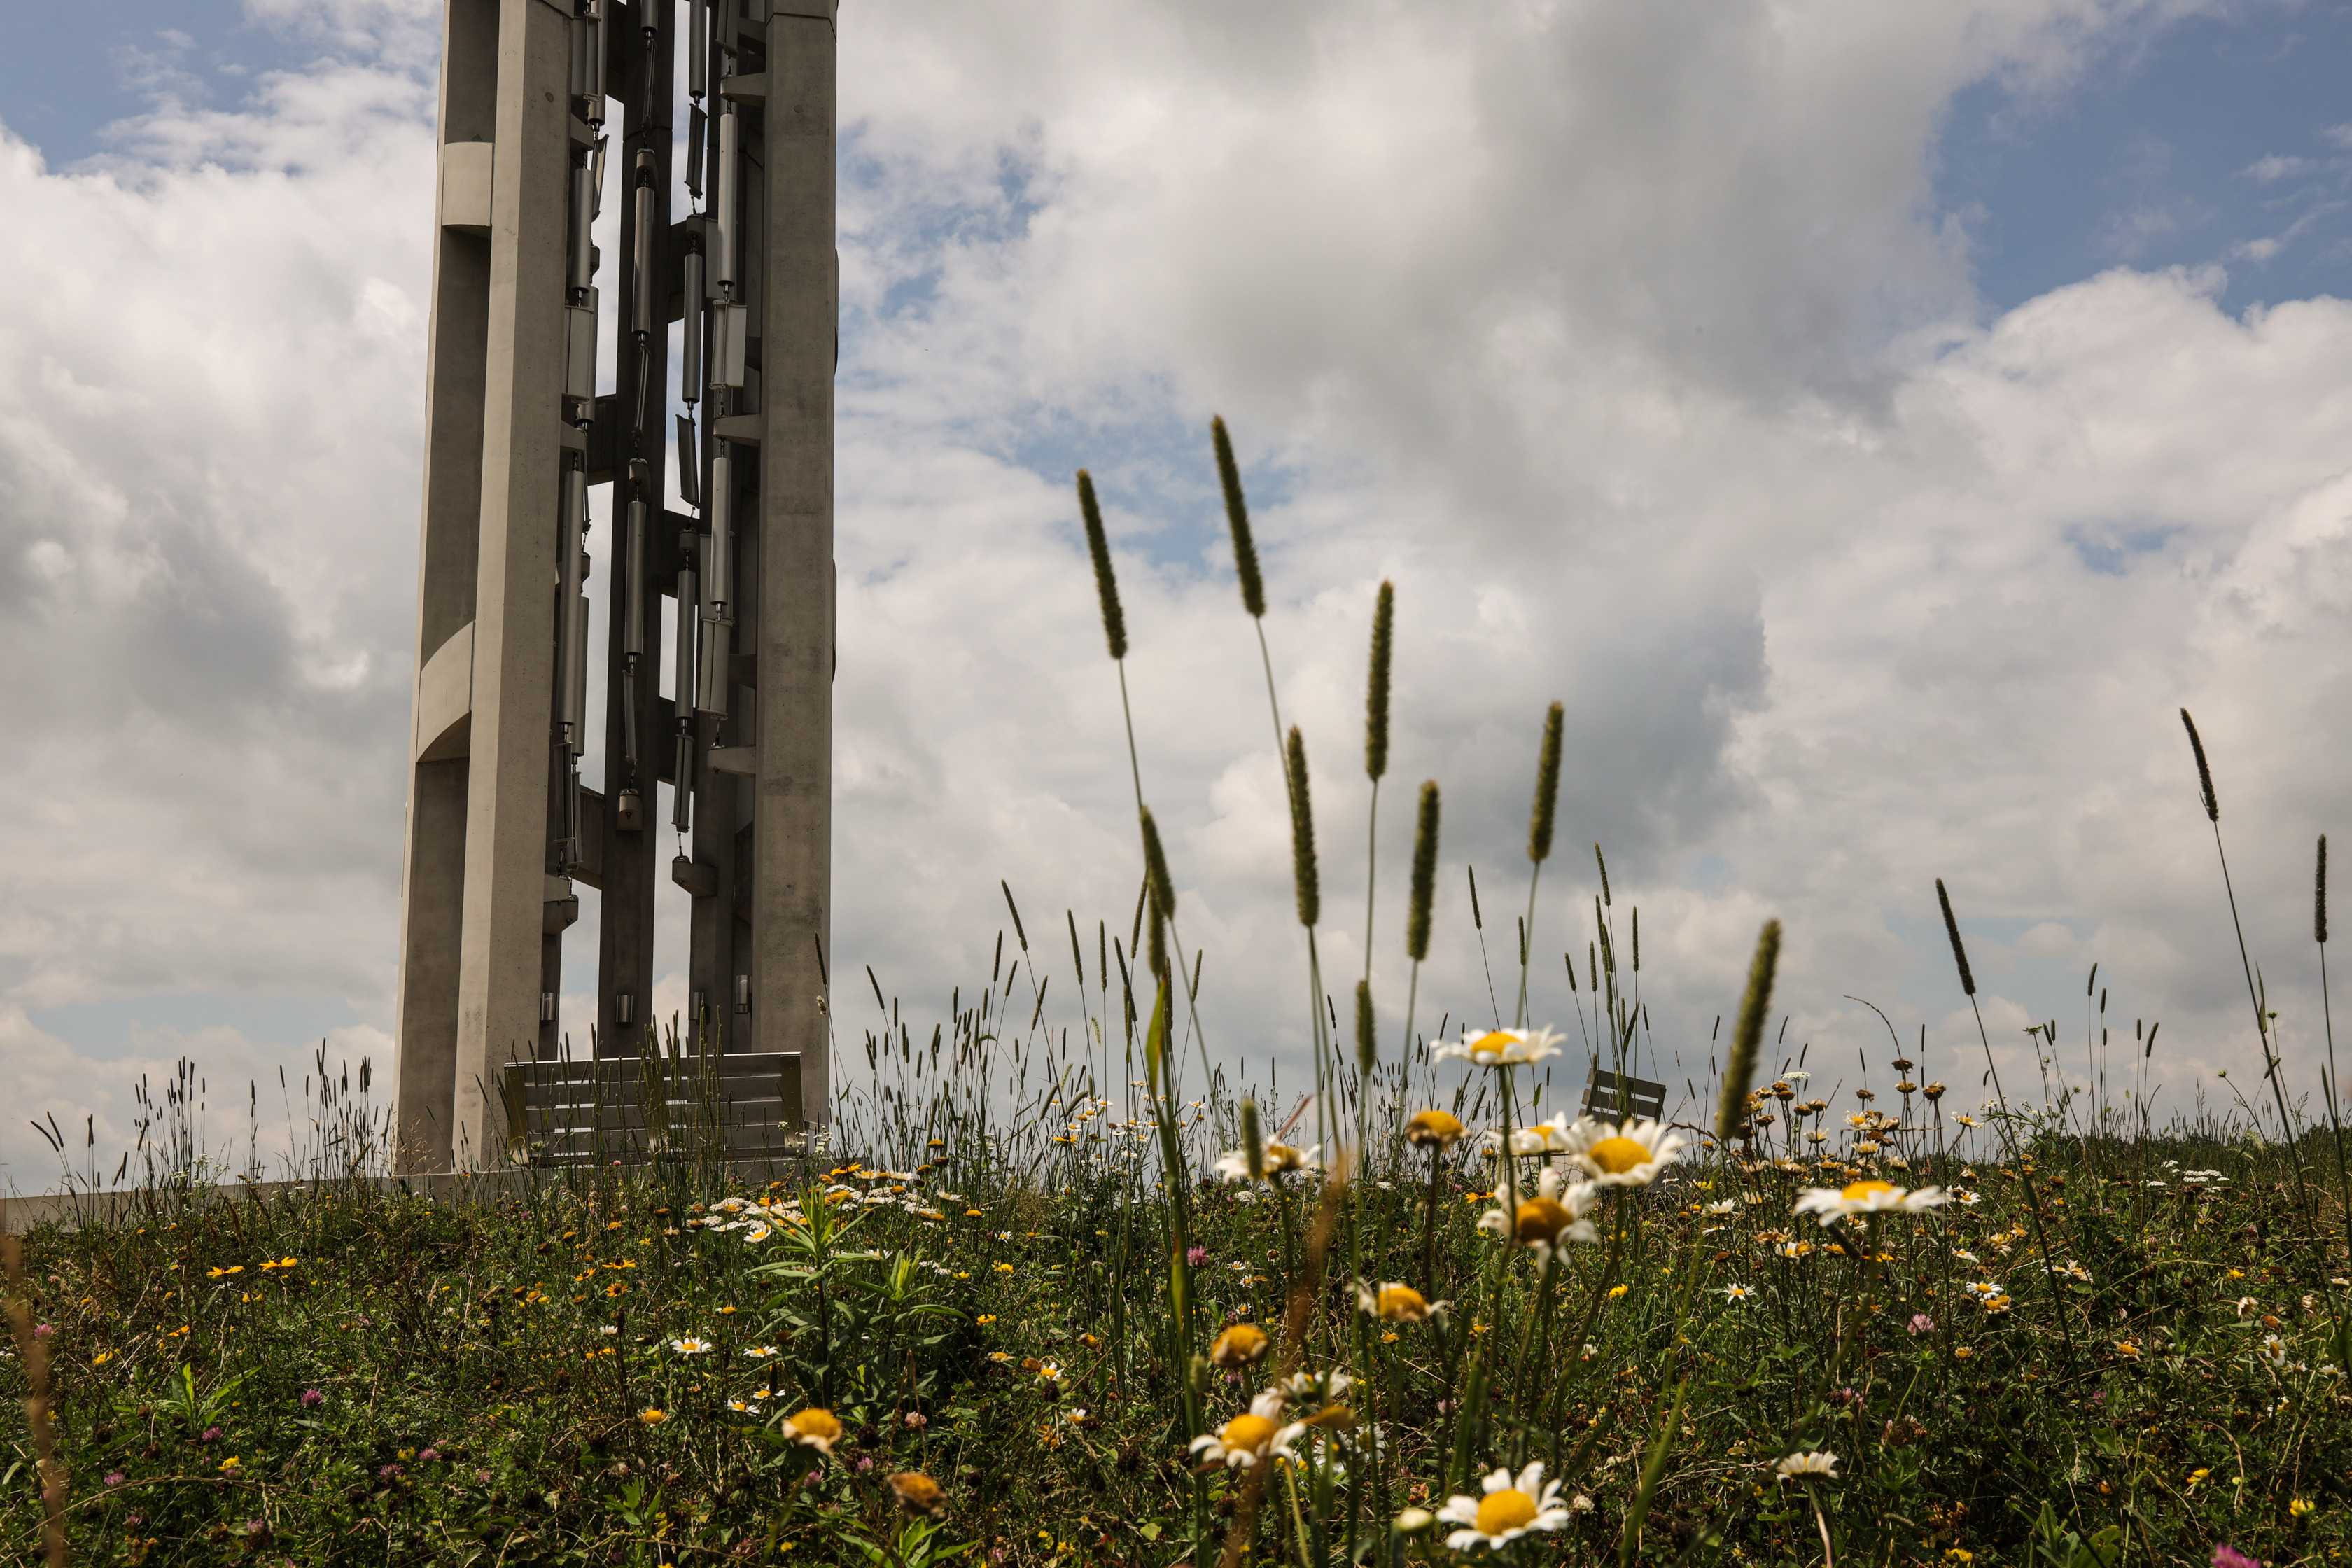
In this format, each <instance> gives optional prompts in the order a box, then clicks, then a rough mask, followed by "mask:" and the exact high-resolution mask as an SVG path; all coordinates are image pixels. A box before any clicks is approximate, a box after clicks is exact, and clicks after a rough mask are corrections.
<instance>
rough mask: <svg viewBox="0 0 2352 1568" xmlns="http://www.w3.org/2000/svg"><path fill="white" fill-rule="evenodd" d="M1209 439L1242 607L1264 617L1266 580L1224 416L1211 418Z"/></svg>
mask: <svg viewBox="0 0 2352 1568" xmlns="http://www.w3.org/2000/svg"><path fill="white" fill-rule="evenodd" d="M1209 438H1210V439H1211V440H1212V441H1213V442H1214V443H1215V445H1216V448H1217V482H1218V483H1219V484H1221V485H1223V487H1224V491H1225V521H1226V522H1227V523H1228V524H1230V525H1231V526H1232V528H1233V531H1234V574H1236V575H1238V576H1239V577H1240V578H1241V580H1242V608H1243V609H1244V610H1247V611H1248V612H1249V613H1250V614H1251V615H1253V616H1257V617H1258V618H1259V619H1261V620H1263V619H1264V618H1265V578H1264V577H1262V576H1260V575H1259V574H1258V569H1257V542H1256V541H1255V540H1254V539H1252V538H1251V537H1250V520H1249V502H1248V501H1247V500H1244V499H1243V496H1242V470H1241V465H1240V464H1238V463H1236V462H1234V443H1233V437H1230V436H1228V435H1226V434H1225V422H1224V420H1223V417H1222V416H1220V417H1218V418H1214V419H1212V420H1210V421H1209Z"/></svg>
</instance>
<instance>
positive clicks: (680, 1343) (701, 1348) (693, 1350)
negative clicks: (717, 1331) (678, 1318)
mask: <svg viewBox="0 0 2352 1568" xmlns="http://www.w3.org/2000/svg"><path fill="white" fill-rule="evenodd" d="M669 1348H670V1349H672V1350H674V1351H676V1352H677V1353H678V1354H680V1355H708V1354H709V1352H710V1342H709V1340H706V1339H699V1338H697V1337H696V1336H695V1335H693V1334H688V1335H687V1336H686V1337H685V1338H684V1339H681V1340H672V1341H670V1342H669Z"/></svg>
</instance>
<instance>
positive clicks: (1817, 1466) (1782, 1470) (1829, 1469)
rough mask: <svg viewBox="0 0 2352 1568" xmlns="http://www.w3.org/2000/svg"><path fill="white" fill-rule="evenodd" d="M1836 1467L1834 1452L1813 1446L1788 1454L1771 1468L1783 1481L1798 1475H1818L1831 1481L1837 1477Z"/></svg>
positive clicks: (1793, 1478)
mask: <svg viewBox="0 0 2352 1568" xmlns="http://www.w3.org/2000/svg"><path fill="white" fill-rule="evenodd" d="M1837 1468H1838V1457H1837V1456H1836V1455H1835V1454H1832V1453H1831V1452H1830V1451H1829V1450H1828V1449H1826V1448H1813V1449H1810V1450H1808V1451H1807V1452H1805V1453H1801V1454H1791V1455H1790V1456H1789V1457H1788V1458H1785V1459H1782V1460H1781V1461H1780V1463H1779V1464H1777V1465H1775V1466H1773V1467H1772V1469H1773V1472H1774V1473H1775V1474H1776V1475H1778V1476H1779V1477H1780V1479H1782V1480H1784V1481H1791V1480H1795V1479H1797V1478H1798V1477H1800V1476H1819V1477H1821V1478H1822V1479H1823V1480H1828V1481H1833V1480H1835V1479H1838V1473H1837Z"/></svg>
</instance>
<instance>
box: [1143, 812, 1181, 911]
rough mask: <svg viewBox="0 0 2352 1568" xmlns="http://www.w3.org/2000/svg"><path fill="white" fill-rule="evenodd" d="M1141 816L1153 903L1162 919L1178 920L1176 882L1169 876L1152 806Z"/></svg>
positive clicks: (1146, 873)
mask: <svg viewBox="0 0 2352 1568" xmlns="http://www.w3.org/2000/svg"><path fill="white" fill-rule="evenodd" d="M1141 816H1142V819H1143V868H1144V873H1145V877H1146V884H1145V885H1146V886H1148V887H1149V888H1150V889H1151V901H1152V904H1153V906H1154V907H1156V908H1157V909H1158V910H1159V911H1160V919H1162V920H1171V921H1172V920H1174V919H1175V918H1176V882H1175V879H1173V878H1172V877H1171V876H1170V875H1169V874H1168V854H1167V851H1166V850H1164V849H1162V848H1161V847H1160V824H1159V823H1158V822H1157V821H1155V820H1154V819H1153V817H1152V816H1151V808H1150V806H1146V807H1144V809H1143V811H1142V814H1141Z"/></svg>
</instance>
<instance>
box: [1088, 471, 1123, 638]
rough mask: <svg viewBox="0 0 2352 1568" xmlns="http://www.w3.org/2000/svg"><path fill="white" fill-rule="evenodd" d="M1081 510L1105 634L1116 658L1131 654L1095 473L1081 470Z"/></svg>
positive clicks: (1104, 636)
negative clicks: (1096, 491)
mask: <svg viewBox="0 0 2352 1568" xmlns="http://www.w3.org/2000/svg"><path fill="white" fill-rule="evenodd" d="M1078 513H1079V515H1080V516H1081V517H1083V518H1084V519H1085V520H1086V525H1087V554H1088V555H1090V556H1092V557H1093V558H1094V563H1095V593H1096V595H1097V596H1098V597H1099V598H1100V599H1101V600H1102V618H1103V638H1104V640H1105V641H1107V642H1108V643H1109V644H1110V656H1111V658H1114V659H1123V658H1126V657H1127V616H1125V615H1124V614H1122V613H1121V612H1120V610H1119V607H1118V575H1117V574H1115V573H1114V572H1113V571H1112V570H1111V564H1110V535H1109V534H1108V533H1107V532H1105V531H1103V520H1102V507H1101V506H1100V505H1099V504H1098V503H1097V501H1096V500H1095V481H1094V476H1093V475H1091V474H1089V473H1087V471H1086V470H1085V469H1084V468H1080V469H1079V470H1078Z"/></svg>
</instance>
